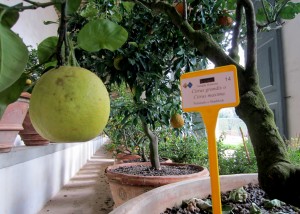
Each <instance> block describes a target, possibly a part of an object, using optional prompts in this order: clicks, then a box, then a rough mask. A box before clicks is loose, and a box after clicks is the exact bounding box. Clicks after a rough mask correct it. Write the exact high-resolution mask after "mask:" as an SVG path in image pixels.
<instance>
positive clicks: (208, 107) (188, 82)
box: [180, 65, 239, 214]
mask: <svg viewBox="0 0 300 214" xmlns="http://www.w3.org/2000/svg"><path fill="white" fill-rule="evenodd" d="M180 87H181V97H182V109H183V111H186V112H199V113H200V114H201V115H202V118H203V122H204V124H205V127H206V132H207V138H208V154H209V169H210V181H211V193H212V194H211V195H212V207H213V213H214V214H221V213H222V205H221V190H220V179H219V166H218V152H217V145H216V137H215V129H216V124H217V119H218V113H219V110H220V109H221V108H225V107H234V106H237V105H238V104H239V92H238V80H237V70H236V67H235V66H234V65H228V66H223V67H217V68H215V69H211V70H201V71H196V72H190V73H186V74H183V75H181V77H180Z"/></svg>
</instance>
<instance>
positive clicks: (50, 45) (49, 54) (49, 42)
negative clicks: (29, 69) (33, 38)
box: [37, 36, 58, 64]
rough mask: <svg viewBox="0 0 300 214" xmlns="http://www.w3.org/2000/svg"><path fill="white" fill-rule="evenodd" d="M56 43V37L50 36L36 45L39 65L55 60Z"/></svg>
mask: <svg viewBox="0 0 300 214" xmlns="http://www.w3.org/2000/svg"><path fill="white" fill-rule="evenodd" d="M57 42H58V37H56V36H52V37H48V38H46V39H45V40H43V41H42V42H41V43H40V44H39V45H38V53H37V54H38V59H39V63H40V64H43V63H46V62H49V61H53V59H55V56H56V54H55V53H56V45H57Z"/></svg>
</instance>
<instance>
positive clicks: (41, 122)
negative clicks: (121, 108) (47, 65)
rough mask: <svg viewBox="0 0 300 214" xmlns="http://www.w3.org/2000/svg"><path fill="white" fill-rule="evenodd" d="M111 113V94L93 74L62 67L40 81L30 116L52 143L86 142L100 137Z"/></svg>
mask: <svg viewBox="0 0 300 214" xmlns="http://www.w3.org/2000/svg"><path fill="white" fill-rule="evenodd" d="M109 112H110V101H109V95H108V92H107V90H106V88H105V86H104V84H103V82H102V81H101V80H100V79H99V78H98V77H97V76H96V75H95V74H94V73H92V72H90V71H89V70H86V69H84V68H80V67H71V66H61V67H59V68H57V69H52V70H50V71H48V72H47V73H45V74H44V75H42V76H41V78H40V79H39V80H38V81H37V83H36V85H35V87H34V89H33V91H32V95H31V98H30V105H29V114H30V118H31V121H32V124H33V126H34V128H35V129H36V131H37V132H38V133H39V134H40V135H41V136H43V137H44V138H46V139H48V140H50V141H51V142H83V141H88V140H90V139H93V138H95V137H96V136H97V135H99V134H100V133H101V132H102V130H103V129H104V127H105V126H106V124H107V121H108V117H109Z"/></svg>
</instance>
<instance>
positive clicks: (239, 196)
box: [229, 187, 248, 202]
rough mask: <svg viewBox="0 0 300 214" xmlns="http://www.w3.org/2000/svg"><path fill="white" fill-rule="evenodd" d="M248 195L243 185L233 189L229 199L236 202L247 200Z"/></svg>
mask: <svg viewBox="0 0 300 214" xmlns="http://www.w3.org/2000/svg"><path fill="white" fill-rule="evenodd" d="M247 197H248V194H247V192H246V190H244V188H243V187H241V188H239V189H235V190H232V191H231V192H230V194H229V200H231V201H234V202H245V201H246V199H247Z"/></svg>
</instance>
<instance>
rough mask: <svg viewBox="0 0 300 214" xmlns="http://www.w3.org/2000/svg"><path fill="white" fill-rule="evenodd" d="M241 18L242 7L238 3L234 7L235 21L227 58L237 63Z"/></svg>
mask: <svg viewBox="0 0 300 214" xmlns="http://www.w3.org/2000/svg"><path fill="white" fill-rule="evenodd" d="M242 16H243V7H242V4H241V2H240V1H238V2H237V7H236V21H235V26H234V28H233V34H232V40H231V49H230V52H229V56H230V57H231V58H233V59H234V60H236V61H239V37H240V31H241V26H242Z"/></svg>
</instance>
